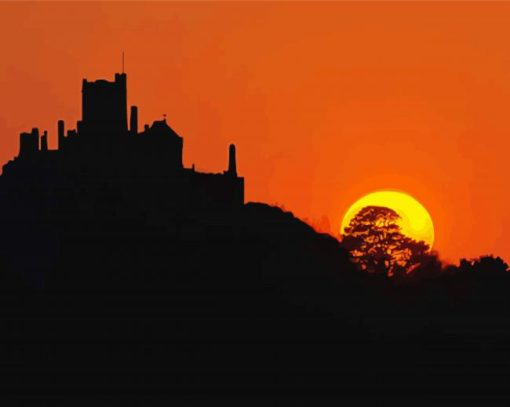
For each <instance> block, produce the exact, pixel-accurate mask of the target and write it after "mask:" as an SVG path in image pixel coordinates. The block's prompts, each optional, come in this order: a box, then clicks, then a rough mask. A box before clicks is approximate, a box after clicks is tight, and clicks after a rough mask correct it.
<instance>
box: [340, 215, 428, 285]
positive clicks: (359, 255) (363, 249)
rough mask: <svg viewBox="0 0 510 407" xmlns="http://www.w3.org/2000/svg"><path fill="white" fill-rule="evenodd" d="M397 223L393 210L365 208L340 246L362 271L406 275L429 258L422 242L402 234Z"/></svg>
mask: <svg viewBox="0 0 510 407" xmlns="http://www.w3.org/2000/svg"><path fill="white" fill-rule="evenodd" d="M399 219H400V216H399V215H398V214H397V213H396V212H395V211H394V210H392V209H390V208H386V207H382V206H367V207H365V208H363V209H361V210H360V211H359V212H358V213H357V214H356V216H354V218H352V219H351V221H350V222H349V226H348V227H346V228H345V231H344V238H343V240H342V244H343V246H344V247H345V248H346V249H347V250H348V251H349V252H350V254H351V256H352V259H353V261H354V262H355V263H356V264H358V266H359V267H360V268H361V269H362V270H364V271H367V272H370V273H378V274H387V275H389V276H393V275H403V274H408V273H410V272H412V271H413V270H414V269H416V268H418V267H419V266H420V264H422V263H423V261H424V260H425V259H426V258H427V257H428V256H429V254H428V251H429V246H428V245H427V244H426V243H425V242H423V241H416V240H414V239H411V238H410V237H408V236H405V235H404V234H403V233H402V230H401V228H400V226H399V225H398V220H399Z"/></svg>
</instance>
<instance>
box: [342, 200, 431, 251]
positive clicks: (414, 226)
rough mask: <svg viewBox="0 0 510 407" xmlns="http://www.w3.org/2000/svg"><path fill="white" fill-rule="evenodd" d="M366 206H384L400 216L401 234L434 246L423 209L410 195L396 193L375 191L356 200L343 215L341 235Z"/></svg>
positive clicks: (429, 226) (425, 211) (426, 215)
mask: <svg viewBox="0 0 510 407" xmlns="http://www.w3.org/2000/svg"><path fill="white" fill-rule="evenodd" d="M366 206H384V207H386V208H390V209H393V210H394V211H395V212H397V214H398V215H399V216H400V218H401V219H400V221H399V225H400V227H401V228H402V233H403V234H405V235H406V236H409V237H411V238H413V239H415V240H423V241H424V242H425V243H427V244H428V245H429V246H430V247H432V245H433V244H434V224H433V223H432V218H431V216H430V214H429V213H428V212H427V210H426V209H425V207H424V206H423V205H422V204H420V203H419V202H418V201H417V200H416V199H415V198H413V197H412V196H411V195H409V194H406V193H404V192H398V191H377V192H372V193H370V194H368V195H365V196H363V197H362V198H360V199H358V200H357V201H356V202H355V203H354V204H352V205H351V207H350V208H349V209H348V210H347V212H346V213H345V215H344V217H343V220H342V226H341V229H340V231H341V233H342V234H343V233H344V230H345V228H346V227H347V226H348V225H349V222H350V221H351V219H352V218H353V217H354V216H356V214H357V213H358V212H359V211H360V210H361V209H362V208H364V207H366Z"/></svg>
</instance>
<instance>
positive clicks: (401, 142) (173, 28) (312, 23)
mask: <svg viewBox="0 0 510 407" xmlns="http://www.w3.org/2000/svg"><path fill="white" fill-rule="evenodd" d="M509 22H510V4H509V3H490V4H487V3H380V2H377V3H320V4H319V3H280V4H276V3H187V4H186V3H152V4H142V3H109V4H98V3H87V4H77V3H32V4H31V3H1V4H0V45H1V46H0V52H1V62H0V89H1V90H0V137H1V138H0V143H1V144H0V161H1V162H5V161H7V160H8V159H10V158H11V157H13V156H14V155H15V154H17V143H18V133H19V132H20V131H25V130H28V129H30V128H31V127H33V126H38V127H40V128H41V130H43V129H48V130H49V131H50V139H51V141H50V147H51V146H55V139H56V134H55V133H56V122H57V119H60V118H63V119H65V120H66V125H68V126H69V125H70V124H71V123H75V122H76V120H77V119H78V118H79V116H80V111H79V109H80V97H81V94H80V91H81V79H82V78H83V77H86V78H88V79H89V80H92V79H96V78H108V79H111V78H113V73H114V72H116V71H120V69H121V66H120V63H121V52H122V50H124V51H125V53H126V72H127V74H128V98H129V103H130V104H137V105H138V106H139V109H140V122H141V124H143V123H147V122H151V121H152V120H155V119H160V118H161V117H162V115H163V114H164V113H166V114H167V117H168V121H169V123H170V124H171V125H172V126H173V127H174V129H175V130H176V131H177V132H179V133H180V134H181V135H182V136H183V137H184V159H185V164H186V165H187V166H191V164H192V163H195V164H196V168H197V169H199V170H206V171H214V172H216V171H222V170H223V169H224V168H225V167H226V165H227V148H228V144H229V143H230V142H235V143H236V144H237V146H238V169H239V172H240V173H241V174H242V175H243V176H245V177H246V197H247V200H250V201H251V200H255V201H265V202H268V203H270V204H276V203H278V204H280V205H284V206H285V208H287V209H289V210H292V211H293V212H294V213H295V214H296V215H297V216H300V217H303V218H307V219H309V220H310V221H312V222H317V221H318V220H319V219H321V217H323V216H327V217H328V218H329V221H330V224H331V229H332V230H333V231H334V232H336V230H338V229H339V226H340V221H341V216H342V214H343V212H344V211H345V210H346V209H347V208H348V207H349V205H350V204H352V203H353V202H354V201H355V200H356V199H357V198H359V197H360V196H362V195H364V194H366V193H368V192H371V191H373V190H376V189H381V188H391V189H399V190H403V191H406V192H408V193H410V194H412V195H414V196H415V197H416V198H417V199H418V200H419V201H420V202H422V203H423V204H424V205H425V207H426V208H427V209H428V210H429V212H430V213H431V215H432V217H433V219H434V221H435V227H436V248H437V249H438V250H439V251H440V253H441V255H442V257H443V258H446V259H448V260H451V261H456V260H457V259H458V258H459V257H461V256H465V257H471V256H477V255H480V254H485V253H494V254H499V255H502V256H503V257H504V258H506V259H507V260H510V244H509V239H508V237H507V235H508V231H509V230H510V214H509V210H508V209H507V208H508V202H510V180H509V173H510V172H509V163H510V139H509V135H510V115H509V112H510V24H509Z"/></svg>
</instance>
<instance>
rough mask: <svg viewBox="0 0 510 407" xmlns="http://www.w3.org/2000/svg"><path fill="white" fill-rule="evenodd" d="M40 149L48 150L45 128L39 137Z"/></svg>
mask: <svg viewBox="0 0 510 407" xmlns="http://www.w3.org/2000/svg"><path fill="white" fill-rule="evenodd" d="M41 151H48V132H47V131H46V130H44V133H43V135H42V137H41Z"/></svg>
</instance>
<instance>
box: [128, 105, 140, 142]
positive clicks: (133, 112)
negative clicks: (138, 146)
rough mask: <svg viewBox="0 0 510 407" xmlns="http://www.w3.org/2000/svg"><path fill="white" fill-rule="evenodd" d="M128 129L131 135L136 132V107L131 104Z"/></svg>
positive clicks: (134, 134)
mask: <svg viewBox="0 0 510 407" xmlns="http://www.w3.org/2000/svg"><path fill="white" fill-rule="evenodd" d="M129 130H130V132H131V134H132V135H133V136H136V135H137V134H138V107H137V106H131V115H130V117H129Z"/></svg>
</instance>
